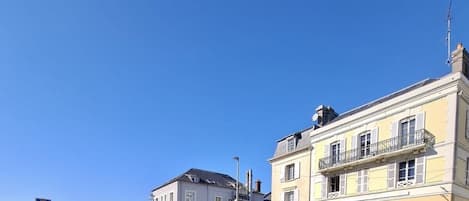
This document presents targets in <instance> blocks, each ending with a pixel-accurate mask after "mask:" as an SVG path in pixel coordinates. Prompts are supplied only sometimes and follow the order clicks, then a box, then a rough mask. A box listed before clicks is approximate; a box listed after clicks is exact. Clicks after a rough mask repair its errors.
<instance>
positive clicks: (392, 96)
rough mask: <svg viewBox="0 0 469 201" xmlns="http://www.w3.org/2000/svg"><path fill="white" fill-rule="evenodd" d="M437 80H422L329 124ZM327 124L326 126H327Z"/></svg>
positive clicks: (341, 116) (344, 114)
mask: <svg viewBox="0 0 469 201" xmlns="http://www.w3.org/2000/svg"><path fill="white" fill-rule="evenodd" d="M437 80H439V79H430V78H427V79H425V80H422V81H420V82H417V83H415V84H412V85H410V86H408V87H406V88H403V89H401V90H399V91H396V92H394V93H392V94H389V95H387V96H384V97H381V98H379V99H377V100H374V101H371V102H369V103H367V104H364V105H361V106H359V107H356V108H354V109H352V110H349V111H347V112H344V113H342V114H340V115H339V116H338V117H336V118H334V119H333V120H332V121H330V122H328V123H327V124H330V123H332V122H336V121H339V120H341V119H343V118H345V117H348V116H351V115H354V114H356V113H358V112H361V111H363V110H366V109H368V108H371V107H373V106H376V105H378V104H380V103H383V102H386V101H388V100H391V99H393V98H396V97H398V96H400V95H403V94H406V93H408V92H410V91H413V90H415V89H418V88H420V87H423V86H425V85H428V84H430V83H432V82H434V81H437ZM327 124H326V125H327Z"/></svg>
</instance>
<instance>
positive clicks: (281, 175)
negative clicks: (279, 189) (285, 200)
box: [280, 165, 285, 182]
mask: <svg viewBox="0 0 469 201" xmlns="http://www.w3.org/2000/svg"><path fill="white" fill-rule="evenodd" d="M283 181H285V166H283V165H282V166H281V167H280V182H283Z"/></svg>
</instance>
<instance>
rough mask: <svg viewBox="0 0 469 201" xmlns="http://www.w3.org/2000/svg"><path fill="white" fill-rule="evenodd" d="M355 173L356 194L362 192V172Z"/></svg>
mask: <svg viewBox="0 0 469 201" xmlns="http://www.w3.org/2000/svg"><path fill="white" fill-rule="evenodd" d="M357 173H358V175H357V193H360V192H362V171H361V170H358V171H357Z"/></svg>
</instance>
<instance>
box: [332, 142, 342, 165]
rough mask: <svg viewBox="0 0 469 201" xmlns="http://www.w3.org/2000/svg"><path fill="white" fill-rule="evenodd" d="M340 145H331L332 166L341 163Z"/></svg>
mask: <svg viewBox="0 0 469 201" xmlns="http://www.w3.org/2000/svg"><path fill="white" fill-rule="evenodd" d="M339 155H340V143H339V142H334V143H332V144H331V164H336V163H337V162H339Z"/></svg>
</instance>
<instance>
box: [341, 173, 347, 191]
mask: <svg viewBox="0 0 469 201" xmlns="http://www.w3.org/2000/svg"><path fill="white" fill-rule="evenodd" d="M339 182H340V183H339V185H340V186H339V190H340V194H341V195H345V186H346V184H347V182H346V177H345V173H344V174H341V175H340V181H339Z"/></svg>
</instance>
